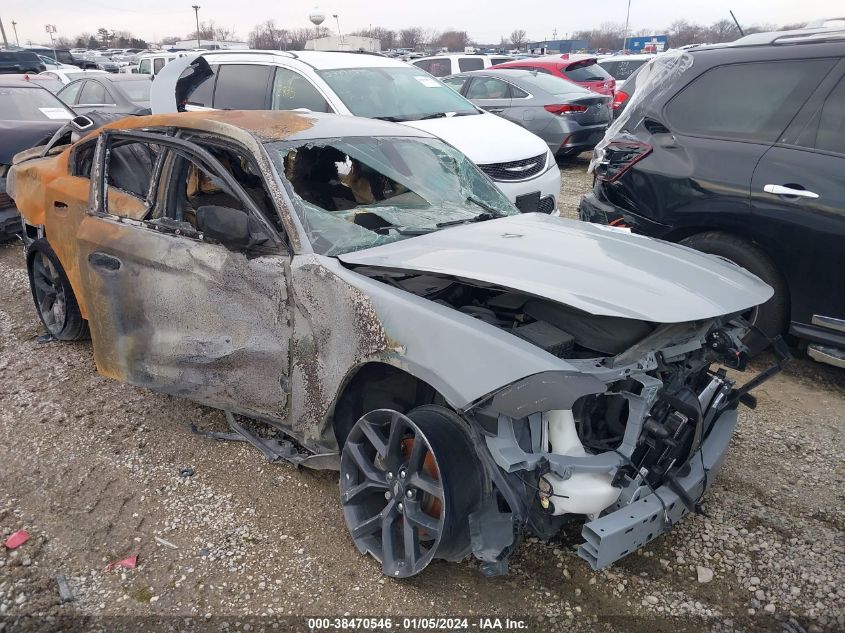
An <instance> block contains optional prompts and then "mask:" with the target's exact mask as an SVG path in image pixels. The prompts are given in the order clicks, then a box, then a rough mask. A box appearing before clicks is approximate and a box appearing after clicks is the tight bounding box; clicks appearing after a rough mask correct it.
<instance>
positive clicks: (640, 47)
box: [626, 35, 669, 53]
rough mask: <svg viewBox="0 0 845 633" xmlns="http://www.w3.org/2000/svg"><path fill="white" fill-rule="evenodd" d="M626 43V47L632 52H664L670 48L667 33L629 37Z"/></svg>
mask: <svg viewBox="0 0 845 633" xmlns="http://www.w3.org/2000/svg"><path fill="white" fill-rule="evenodd" d="M626 44H627V46H626V48H627V49H628V50H629V51H631V52H632V53H662V52H663V51H665V50H668V49H669V37H668V36H667V35H646V36H645V37H629V38H628V39H627V41H626Z"/></svg>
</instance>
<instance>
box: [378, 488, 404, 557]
mask: <svg viewBox="0 0 845 633" xmlns="http://www.w3.org/2000/svg"><path fill="white" fill-rule="evenodd" d="M399 516H400V515H399V512H398V510H396V502H395V501H393V500H391V502H390V503H388V504H387V506H385V508H384V510H382V511H381V517H382V522H381V554H382V562H381V565H382V569H383V571H384V572H385V573H390V572H391V571H392V570H394V569H395V568H396V544H395V541H394V532H395V530H394V529H393V528H394V526H395V525H396V522H397V521H398V520H399Z"/></svg>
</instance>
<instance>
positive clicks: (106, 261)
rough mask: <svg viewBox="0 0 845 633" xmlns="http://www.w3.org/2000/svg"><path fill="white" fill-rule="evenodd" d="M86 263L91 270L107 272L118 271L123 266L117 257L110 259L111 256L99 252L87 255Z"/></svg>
mask: <svg viewBox="0 0 845 633" xmlns="http://www.w3.org/2000/svg"><path fill="white" fill-rule="evenodd" d="M88 263H89V264H91V266H92V267H93V268H99V269H101V270H108V271H115V270H120V267H121V266H122V265H123V264H122V263H121V261H120V260H119V259H118V258H117V257H112V256H111V255H106V254H105V253H99V252H94V253H91V254H90V255H88Z"/></svg>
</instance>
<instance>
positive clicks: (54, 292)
mask: <svg viewBox="0 0 845 633" xmlns="http://www.w3.org/2000/svg"><path fill="white" fill-rule="evenodd" d="M26 263H27V270H28V271H29V287H30V290H31V291H32V300H33V301H34V302H35V310H36V311H37V312H38V317H39V318H40V319H41V323H43V324H44V327H45V328H46V329H47V332H48V333H49V334H50V336H52V337H53V338H55V339H58V340H60V341H78V340H80V339H83V338H85V337H86V336H87V335H88V323H86V321H85V319H83V318H82V313H81V312H80V311H79V304H78V303H77V302H76V296H75V295H74V294H73V288H72V287H71V285H70V282H69V281H68V278H67V276H66V275H65V271H64V269H63V268H62V265H61V263H60V262H59V258H58V257H56V253H54V252H53V249H52V248H51V247H50V244H49V243H48V242H47V240H45V239H38V240H35V241H34V242H33V243H32V245H31V246H30V247H29V249H28V251H27V257H26Z"/></svg>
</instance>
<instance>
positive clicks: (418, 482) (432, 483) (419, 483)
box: [408, 472, 443, 499]
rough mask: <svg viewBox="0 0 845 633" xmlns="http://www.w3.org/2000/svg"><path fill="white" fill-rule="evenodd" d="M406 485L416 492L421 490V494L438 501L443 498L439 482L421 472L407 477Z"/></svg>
mask: <svg viewBox="0 0 845 633" xmlns="http://www.w3.org/2000/svg"><path fill="white" fill-rule="evenodd" d="M408 485H409V486H411V487H413V488H416V489H418V490H422V491H423V492H425V493H428V494H430V495H432V496H434V497H437V498H438V499H442V498H443V487H442V486H441V485H440V482H439V481H437V480H436V479H432V478H431V477H429V476H428V475H426V474H424V473H422V472H416V473H412V474H411V476H410V477H408Z"/></svg>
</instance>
